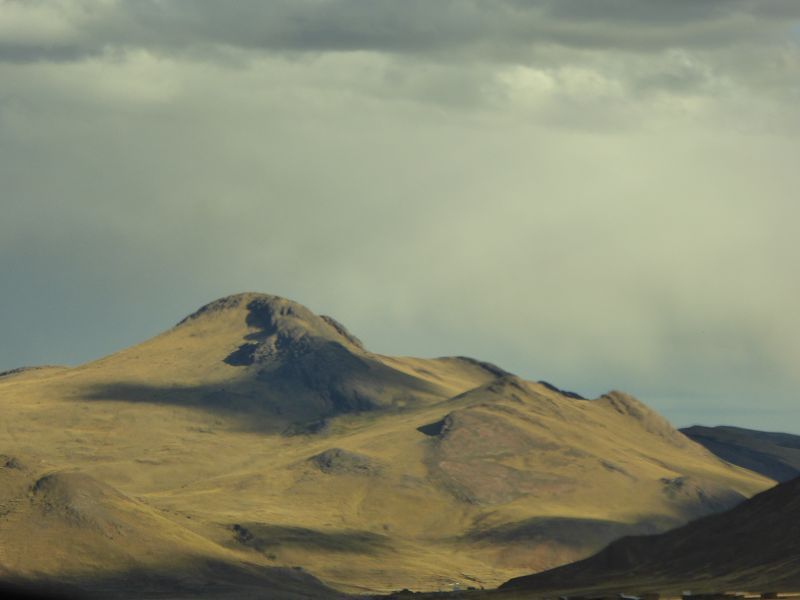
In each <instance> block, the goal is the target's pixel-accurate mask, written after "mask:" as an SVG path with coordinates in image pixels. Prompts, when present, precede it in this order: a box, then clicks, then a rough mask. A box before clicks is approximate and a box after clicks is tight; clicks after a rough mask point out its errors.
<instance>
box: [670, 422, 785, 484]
mask: <svg viewBox="0 0 800 600" xmlns="http://www.w3.org/2000/svg"><path fill="white" fill-rule="evenodd" d="M681 432H682V433H683V434H684V435H685V436H686V437H688V438H690V439H692V440H694V441H695V442H697V443H698V444H701V445H702V446H704V447H705V448H707V449H708V450H710V451H711V452H713V453H714V454H716V455H717V456H719V457H720V458H722V459H723V460H726V461H728V462H730V463H733V464H735V465H739V466H740V467H744V468H745V469H749V470H751V471H755V472H756V473H761V474H762V475H764V476H766V477H769V478H771V479H774V480H776V481H788V480H790V479H794V478H795V477H798V476H800V435H792V434H790V433H772V432H767V431H754V430H752V429H742V428H741V427H727V426H719V427H702V426H699V425H695V426H694V427H687V428H685V429H681Z"/></svg>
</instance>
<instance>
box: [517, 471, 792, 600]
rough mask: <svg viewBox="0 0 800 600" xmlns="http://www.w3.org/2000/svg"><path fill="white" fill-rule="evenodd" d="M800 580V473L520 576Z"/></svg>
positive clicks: (558, 585) (711, 588)
mask: <svg viewBox="0 0 800 600" xmlns="http://www.w3.org/2000/svg"><path fill="white" fill-rule="evenodd" d="M798 586H800V478H795V479H792V480H791V481H788V482H786V483H781V484H779V485H777V486H776V487H774V488H772V489H770V490H767V491H765V492H763V493H761V494H758V495H757V496H755V497H754V498H752V499H750V500H748V501H746V502H744V503H742V504H740V505H739V506H737V507H735V508H733V509H731V510H730V511H727V512H725V513H722V514H718V515H711V516H708V517H704V518H702V519H698V520H697V521H693V522H692V523H689V524H688V525H686V526H684V527H681V528H678V529H675V530H673V531H670V532H668V533H664V534H661V535H656V536H637V537H628V538H624V539H621V540H618V541H616V542H613V543H611V544H610V545H609V546H608V547H607V548H605V549H604V550H603V551H602V552H599V553H598V554H596V555H594V556H592V557H590V558H587V559H586V560H583V561H580V562H577V563H574V564H570V565H567V566H564V567H561V568H558V569H555V570H552V571H548V572H546V573H540V574H538V575H532V576H528V577H520V578H517V579H513V580H511V581H509V582H507V583H506V584H504V585H502V586H501V591H502V590H507V591H508V592H514V591H523V590H525V591H527V592H530V593H533V592H534V591H535V592H544V591H547V590H564V591H568V590H572V591H577V590H584V591H586V590H592V591H593V592H595V593H597V592H599V591H602V590H606V591H608V590H615V591H619V590H628V591H632V590H636V591H645V590H660V591H664V590H669V591H673V592H677V591H679V590H681V589H691V590H693V591H695V592H700V591H706V592H720V591H722V590H754V591H759V590H760V591H781V590H785V591H790V590H795V589H797V587H798Z"/></svg>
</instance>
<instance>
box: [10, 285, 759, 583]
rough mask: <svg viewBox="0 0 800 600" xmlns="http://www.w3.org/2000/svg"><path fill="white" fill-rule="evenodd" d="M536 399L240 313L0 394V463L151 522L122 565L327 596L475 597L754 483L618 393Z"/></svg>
mask: <svg viewBox="0 0 800 600" xmlns="http://www.w3.org/2000/svg"><path fill="white" fill-rule="evenodd" d="M554 387H555V386H552V384H544V383H539V382H534V381H526V380H524V379H522V378H520V377H518V376H516V375H513V374H511V373H509V372H507V371H505V370H504V369H502V368H501V367H498V366H496V365H492V364H490V363H486V362H483V361H480V360H477V359H473V358H466V357H443V358H430V359H426V358H415V357H408V356H404V357H393V356H386V355H380V354H376V353H372V352H370V351H369V350H368V349H366V348H365V347H364V345H363V344H361V343H360V341H358V338H356V337H355V336H353V334H351V333H350V332H349V331H348V330H347V328H346V327H345V326H344V325H341V324H340V323H338V321H336V320H335V319H333V318H330V317H323V316H319V315H315V314H314V313H312V312H311V311H310V310H308V309H307V308H305V307H303V306H302V305H300V304H298V303H296V302H293V301H291V300H287V299H285V298H280V297H278V296H272V295H261V294H253V293H247V294H238V295H234V296H229V297H226V298H222V299H220V300H217V301H214V302H211V303H208V304H206V305H204V306H203V307H201V308H200V309H198V310H197V311H195V312H194V313H192V314H190V315H189V316H188V317H186V318H184V319H182V320H181V321H180V322H179V323H178V324H177V325H176V326H174V327H172V328H171V329H168V330H167V331H165V332H163V333H161V334H159V335H157V336H155V337H153V338H150V339H149V340H146V341H144V342H142V343H140V344H137V345H135V346H132V347H130V348H126V349H123V350H120V351H119V352H116V353H114V354H111V355H109V356H106V357H103V358H101V359H98V360H96V361H92V362H89V363H86V364H84V365H80V366H78V367H74V368H70V369H65V370H58V371H41V372H36V371H30V372H25V373H20V374H17V375H14V376H12V377H7V378H3V379H0V409H2V410H3V411H4V414H6V415H8V418H7V420H6V422H5V423H6V427H5V429H0V452H3V453H4V454H7V455H8V456H19V457H21V462H22V463H24V464H29V465H35V466H36V469H34V471H36V473H42V472H43V470H51V471H53V472H62V473H63V472H67V473H75V474H76V475H75V476H74V477H73V478H72V481H73V482H75V481H84V482H89V481H96V482H100V483H99V484H98V485H103V486H108V487H109V488H110V489H114V490H117V491H118V492H119V493H120V494H122V496H123V497H124V498H128V499H130V500H131V501H132V502H133V504H129V503H127V501H126V502H124V503H123V504H124V507H123V508H124V510H123V512H124V514H126V515H127V514H129V512H130V511H132V512H133V513H135V514H138V513H137V511H139V510H143V511H145V512H147V513H148V514H151V513H152V514H155V515H158V516H159V518H158V519H155V520H152V519H151V520H147V519H142V523H145V524H147V523H150V524H151V525H148V526H147V527H144V528H143V529H142V530H140V531H139V533H137V535H135V536H128V537H121V538H118V541H116V542H115V543H119V544H122V548H120V551H119V552H120V553H118V554H119V556H121V557H123V558H124V557H125V556H128V557H136V556H140V553H141V552H143V551H144V550H143V549H144V548H147V547H150V546H151V545H152V544H154V543H157V540H158V539H159V535H161V534H160V533H159V531H158V530H159V528H161V529H163V531H167V532H169V531H173V532H175V533H174V534H170V535H171V536H172V538H173V539H174V540H177V541H175V542H174V544H176V545H177V546H176V547H175V550H174V552H173V553H174V554H175V555H183V556H195V557H197V558H196V560H197V561H200V563H203V561H212V560H213V561H219V560H222V562H223V563H225V562H226V561H228V562H230V561H234V562H235V561H236V560H240V559H243V558H241V557H245V558H246V560H247V561H248V562H249V563H252V564H253V565H255V566H254V567H253V568H256V569H263V568H274V567H277V568H291V567H292V566H302V567H303V568H304V569H305V570H306V571H307V572H308V573H310V574H311V575H313V576H315V577H317V578H319V579H320V580H322V581H323V582H324V584H325V585H327V586H331V587H333V588H335V589H336V590H339V591H347V592H364V591H365V590H366V591H371V592H381V591H383V592H385V591H390V590H393V589H400V588H403V587H409V588H415V589H438V588H441V587H446V586H447V585H449V582H451V581H452V580H453V579H454V578H458V577H461V575H460V574H466V576H468V578H470V579H469V580H470V581H473V582H474V583H477V584H479V585H482V586H484V587H491V586H492V585H496V584H498V583H500V582H502V581H505V580H507V579H509V578H510V577H513V576H515V575H521V574H523V573H529V572H531V571H538V570H543V569H547V568H550V567H553V566H557V565H559V564H564V563H567V562H570V561H572V560H575V559H577V558H581V557H584V556H587V555H589V554H591V553H592V552H594V551H596V550H598V549H600V548H601V547H602V546H603V545H604V544H606V543H607V542H609V541H611V540H612V539H615V538H616V537H619V536H620V535H624V534H626V533H632V532H634V533H635V532H641V533H646V532H653V531H663V530H664V529H666V528H668V527H671V526H674V525H678V524H681V523H684V522H686V521H687V520H689V519H691V518H695V517H697V516H700V515H703V514H708V513H709V512H713V511H716V510H719V509H721V508H725V507H728V506H731V505H733V504H735V503H737V502H740V501H741V500H742V499H744V498H746V497H749V496H751V495H752V494H754V493H756V492H758V491H760V490H762V489H764V488H766V487H767V486H768V485H770V483H771V481H770V480H768V479H766V478H764V477H761V476H759V475H757V474H754V473H751V472H749V471H746V470H743V469H740V468H738V467H735V466H732V465H730V464H728V463H725V462H723V461H721V460H720V459H718V458H717V457H715V456H714V455H712V454H711V453H710V452H708V451H707V450H705V449H704V448H703V447H701V446H700V445H698V444H695V443H694V442H691V441H690V440H689V439H688V438H686V437H685V436H683V435H682V434H680V433H678V432H677V431H675V430H674V428H672V427H671V425H669V423H668V422H667V421H666V420H664V419H663V417H661V416H660V415H658V414H657V413H656V412H655V411H653V410H652V409H650V408H649V407H647V406H646V405H645V404H644V403H642V402H640V401H639V400H637V399H635V398H633V397H632V396H630V395H628V394H624V393H623V392H609V393H608V394H606V395H604V396H601V397H600V398H596V399H583V398H576V397H575V396H576V394H568V393H564V392H563V391H561V390H560V389H558V388H556V389H553V388H554ZM31 440H36V443H35V444H34V443H32V442H31ZM0 471H1V470H0ZM31 476H33V474H31ZM80 477H88V478H90V479H80ZM76 478H77V479H76ZM33 481H35V480H31V482H29V483H28V484H26V485H29V486H30V485H33V483H32V482H33ZM93 485H94V484H91V483H85V485H84V486H83V487H85V489H86V490H87V492H86V493H88V494H90V495H91V494H95V495H96V494H100V493H99V492H97V491H96V490H97V488H96V486H95V487H93ZM75 486H77V487H80V486H78V484H75ZM92 489H94V490H95V492H91V490H92ZM102 489H106V488H102ZM26 493H27V492H26ZM100 495H101V496H102V494H100ZM125 507H127V508H125ZM419 507H425V510H424V511H422V510H420V509H419ZM126 511H127V512H126ZM32 514H33V513H30V512H24V511H23V512H18V511H17V512H12V513H9V516H8V517H3V516H0V539H2V535H6V536H7V537H6V539H12V538H14V536H23V535H24V532H25V531H28V529H27V528H29V527H30V523H28V522H27V521H26V519H28V518H30V515H32ZM26 515H27V516H26ZM161 518H163V519H166V520H167V521H162V520H160V519H161ZM120 519H123V517H120ZM125 519H127V517H125ZM125 519H123V520H125ZM153 523H162V525H161V526H157V525H152V524H153ZM169 523H173V524H174V525H175V527H178V528H179V529H174V528H173V526H172V525H170V524H169ZM3 527H5V528H6V529H5V531H6V533H5V534H3V533H2V532H3V531H4V530H3V529H2V528H3ZM85 528H86V530H87V532H86V533H85V535H86V537H85V540H86V542H85V544H86V552H87V555H86V556H87V557H90V558H91V561H94V562H93V564H94V565H95V568H96V571H97V575H98V577H100V578H101V579H102V578H103V577H106V576H108V577H111V576H112V575H113V573H112V571H114V569H116V571H118V572H123V571H125V570H128V569H129V567H130V564H129V563H130V561H133V558H131V559H130V560H129V559H128V558H124V560H123V558H120V559H119V561H120V563H119V565H118V566H117V567H114V568H112V566H111V564H110V563H108V564H106V566H105V567H104V566H103V565H104V562H103V561H104V560H105V559H104V557H105V556H108V555H109V553H108V550H107V548H106V543H107V542H106V541H104V540H106V538H105V537H102V536H101V537H98V535H99V534H98V535H95V534H91V535H90V532H89V530H91V529H92V526H91V525H90V524H89V523H86V524H85ZM149 528H152V531H150V530H149ZM81 531H83V530H82V529H81ZM563 531H570V532H572V533H569V534H562V533H561V532H563ZM178 532H181V533H178ZM112 533H113V531H112ZM189 534H191V535H189ZM82 535H83V534H82ZM9 536H11V537H9ZM14 539H22V537H16V538H14ZM48 539H51V538H48ZM51 543H53V544H56V545H58V544H60V543H62V542H60V541H59V540H58V539H53V540H52V541H51ZM126 545H128V546H129V547H128V546H126ZM126 548H127V549H126ZM42 551H43V550H42V549H39V552H42ZM59 552H62V550H59ZM231 553H233V554H231ZM233 556H237V557H240V558H235V559H234V558H233ZM341 556H347V560H346V561H341V560H339V558H337V557H341ZM27 560H30V561H35V556H31V557H30V558H29V559H27ZM87 560H89V558H87ZM126 561H127V562H126ZM134 562H135V561H134ZM15 564H16V563H15ZM126 565H128V566H126ZM28 566H30V565H28ZM5 567H6V568H7V567H8V563H7V562H6V563H5ZM23 567H25V565H21V564H18V565H17V566H16V567H14V568H15V569H17V570H20V569H22V570H24V569H23ZM3 568H4V562H3V559H2V558H0V572H2V569H3ZM48 568H49V569H50V571H48V572H47V573H46V574H47V577H50V578H58V577H66V574H64V573H62V572H60V571H59V566H58V564H55V563H54V564H51V565H50V566H49V567H48ZM130 568H133V567H130ZM186 568H188V569H189V570H190V571H191V569H192V568H193V567H191V564H189V565H188V566H187V565H184V566H181V567H180V569H179V568H178V567H177V566H176V572H177V571H180V570H181V569H184V570H185V569H186ZM45 571H46V570H45ZM45 571H43V573H45ZM265 572H266V571H265ZM203 573H207V571H203ZM269 573H275V572H274V571H269ZM205 576H206V575H203V577H205ZM259 577H260V576H259ZM226 585H227V584H226ZM309 585H310V584H309ZM248 593H249V592H248Z"/></svg>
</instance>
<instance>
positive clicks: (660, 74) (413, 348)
mask: <svg viewBox="0 0 800 600" xmlns="http://www.w3.org/2000/svg"><path fill="white" fill-rule="evenodd" d="M799 106H800V2H797V1H796V0H785V1H780V0H752V1H745V0H704V1H702V2H698V1H696V0H658V1H656V0H605V1H604V0H592V1H579V0H552V1H540V2H536V1H526V0H493V1H491V2H489V1H486V0H402V1H400V0H278V1H264V0H259V1H255V0H253V1H250V0H238V1H237V2H219V1H217V0H195V1H192V2H189V1H182V0H130V1H123V0H60V1H58V2H56V1H52V2H45V1H37V0H0V184H1V185H2V187H0V309H1V310H0V340H1V341H0V370H2V369H4V368H12V367H16V366H20V365H27V364H37V363H66V364H79V363H81V362H84V361H87V360H89V359H93V358H96V357H99V356H102V355H104V354H108V353H110V352H113V351H115V350H118V349H120V348H122V347H125V346H128V345H131V344H133V343H136V342H139V341H141V340H144V339H146V338H148V337H149V336H151V335H154V334H156V333H158V332H160V331H161V330H163V329H165V328H167V327H169V326H171V325H173V324H174V323H175V322H177V321H178V320H180V319H181V318H182V317H183V316H185V315H186V314H188V313H189V312H191V311H192V310H194V309H196V308H197V307H199V306H200V305H202V304H204V303H206V302H207V301H209V300H212V299H214V298H217V297H220V296H224V295H227V294H230V293H234V292H239V291H263V292H270V293H274V294H278V295H282V296H287V297H290V298H292V299H294V300H297V301H299V302H301V303H303V304H306V305H307V306H309V307H310V308H311V309H312V310H314V311H316V312H321V313H327V314H331V315H333V316H335V317H336V318H337V319H339V320H340V321H342V322H343V323H345V324H346V325H347V326H348V327H349V328H350V329H351V330H352V331H353V332H354V333H355V334H356V335H358V336H359V337H361V338H362V339H363V340H364V342H365V343H366V345H367V346H368V347H369V348H370V349H372V350H375V351H378V352H382V353H390V354H411V355H417V356H439V355H452V354H462V355H471V356H475V357H478V358H482V359H485V360H489V361H492V362H495V363H497V364H499V365H501V366H503V367H505V368H506V369H508V370H511V371H513V372H515V373H517V374H519V375H521V376H524V377H526V378H532V379H547V380H549V381H552V382H553V383H555V384H557V385H560V386H562V387H566V388H568V389H574V390H576V391H578V392H581V393H583V394H584V395H590V396H594V395H599V394H601V393H603V392H605V391H607V390H609V389H613V388H617V389H623V390H626V391H630V392H632V393H634V394H636V395H637V396H639V397H640V398H641V399H642V400H644V401H645V402H647V403H649V404H650V405H651V406H653V407H655V408H657V409H658V410H660V411H661V412H662V413H663V414H665V415H666V416H667V417H668V418H670V419H671V420H672V421H673V422H674V423H675V424H677V425H687V424H690V423H705V424H719V423H726V424H737V425H743V426H752V427H756V428H765V429H773V430H784V431H794V432H800V402H799V401H798V400H799V399H798V392H797V390H798V384H800V368H798V366H800V309H799V308H798V306H799V302H800V279H799V278H798V271H799V270H800V269H798V262H800V261H799V260H798V259H800V250H799V249H798V238H799V237H800V236H799V235H798V226H799V224H800V221H799V218H800V206H799V205H798V191H799V190H800V112H799V111H798V107H799Z"/></svg>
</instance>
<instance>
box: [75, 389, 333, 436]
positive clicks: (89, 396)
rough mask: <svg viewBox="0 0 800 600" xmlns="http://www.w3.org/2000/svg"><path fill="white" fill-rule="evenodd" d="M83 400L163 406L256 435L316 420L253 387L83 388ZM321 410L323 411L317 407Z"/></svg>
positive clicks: (309, 411)
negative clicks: (206, 415)
mask: <svg viewBox="0 0 800 600" xmlns="http://www.w3.org/2000/svg"><path fill="white" fill-rule="evenodd" d="M81 398H82V399H83V400H89V401H111V402H129V403H142V404H162V405H172V406H179V407H186V408H194V409H199V410H203V411H206V412H208V413H210V414H211V415H217V416H222V417H225V418H226V419H227V420H230V421H231V422H232V423H233V424H234V425H235V426H236V427H237V428H240V429H242V430H244V431H253V432H259V433H273V434H275V433H281V432H284V431H285V430H286V429H287V427H289V426H290V425H291V424H293V423H305V422H306V421H311V420H313V419H314V418H315V414H319V413H315V412H313V411H311V410H302V408H303V407H302V406H286V404H287V403H286V402H284V403H281V402H279V401H277V399H275V398H273V397H271V396H270V395H268V394H267V393H265V391H264V390H259V389H258V387H257V386H254V385H253V384H252V383H249V382H243V383H241V384H236V383H234V384H228V385H224V386H220V385H199V386H177V385H175V386H155V385H146V384H142V383H125V382H120V383H112V384H107V385H97V386H91V387H89V388H86V389H85V390H84V391H83V394H82V395H81ZM320 408H322V407H320Z"/></svg>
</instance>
